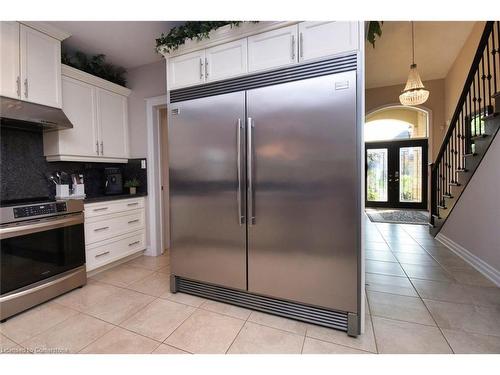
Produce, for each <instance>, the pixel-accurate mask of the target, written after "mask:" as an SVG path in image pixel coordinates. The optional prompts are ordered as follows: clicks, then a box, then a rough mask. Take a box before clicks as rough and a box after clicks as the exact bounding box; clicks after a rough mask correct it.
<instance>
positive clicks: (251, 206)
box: [247, 117, 255, 225]
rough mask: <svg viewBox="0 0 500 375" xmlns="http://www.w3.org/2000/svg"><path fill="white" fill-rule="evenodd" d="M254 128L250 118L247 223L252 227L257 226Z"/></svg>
mask: <svg viewBox="0 0 500 375" xmlns="http://www.w3.org/2000/svg"><path fill="white" fill-rule="evenodd" d="M253 127H254V124H253V120H252V118H251V117H248V120H247V142H248V143H247V145H248V150H247V168H248V171H247V175H248V177H247V178H248V197H247V206H248V220H247V222H248V223H249V224H250V225H254V224H255V212H254V202H253V198H254V191H253V138H252V129H253Z"/></svg>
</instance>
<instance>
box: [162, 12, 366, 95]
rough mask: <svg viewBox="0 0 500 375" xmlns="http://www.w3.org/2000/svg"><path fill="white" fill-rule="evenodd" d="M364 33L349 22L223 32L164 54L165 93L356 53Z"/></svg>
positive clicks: (273, 24)
mask: <svg viewBox="0 0 500 375" xmlns="http://www.w3.org/2000/svg"><path fill="white" fill-rule="evenodd" d="M362 28H363V26H362V23H360V22H348V21H329V22H295V23H292V22H265V21H263V22H259V23H258V24H252V25H246V26H242V27H241V29H239V28H234V29H232V28H226V29H224V28H221V31H220V32H219V31H218V30H216V31H214V32H213V35H212V33H211V37H210V39H206V40H203V41H191V42H188V43H186V45H185V46H181V47H180V48H179V50H177V51H172V52H170V53H169V54H165V57H166V59H167V90H168V91H171V90H175V89H179V88H183V87H189V86H196V85H202V84H205V83H209V82H212V81H219V80H224V79H228V78H233V77H241V76H244V75H246V74H248V73H254V72H263V71H267V70H272V69H279V68H283V67H288V66H293V65H296V64H299V63H306V62H310V61H315V60H319V59H326V58H331V57H332V56H335V55H342V54H345V53H349V52H355V51H357V50H358V49H359V43H360V42H359V35H360V32H362V31H360V29H362ZM212 37H213V38H212Z"/></svg>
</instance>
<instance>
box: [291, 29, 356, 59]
mask: <svg viewBox="0 0 500 375" xmlns="http://www.w3.org/2000/svg"><path fill="white" fill-rule="evenodd" d="M357 49H358V23H357V22H348V21H330V22H301V23H299V61H307V60H313V59H318V58H323V57H325V56H331V55H337V54H339V53H344V52H352V51H356V50H357Z"/></svg>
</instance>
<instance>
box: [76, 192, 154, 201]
mask: <svg viewBox="0 0 500 375" xmlns="http://www.w3.org/2000/svg"><path fill="white" fill-rule="evenodd" d="M147 195H148V193H146V192H141V193H137V194H132V195H131V194H117V195H102V196H99V197H91V198H85V199H84V200H83V203H96V202H106V201H114V200H118V199H128V198H137V197H146V196H147Z"/></svg>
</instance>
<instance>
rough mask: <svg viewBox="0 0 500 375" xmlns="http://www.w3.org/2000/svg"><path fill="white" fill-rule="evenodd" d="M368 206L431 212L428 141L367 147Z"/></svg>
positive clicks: (374, 143) (391, 142) (381, 143)
mask: <svg viewBox="0 0 500 375" xmlns="http://www.w3.org/2000/svg"><path fill="white" fill-rule="evenodd" d="M365 149H366V154H365V168H366V169H365V175H366V184H365V205H366V207H385V208H411V209H426V208H427V140H426V139H411V140H404V141H390V142H367V143H365Z"/></svg>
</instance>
